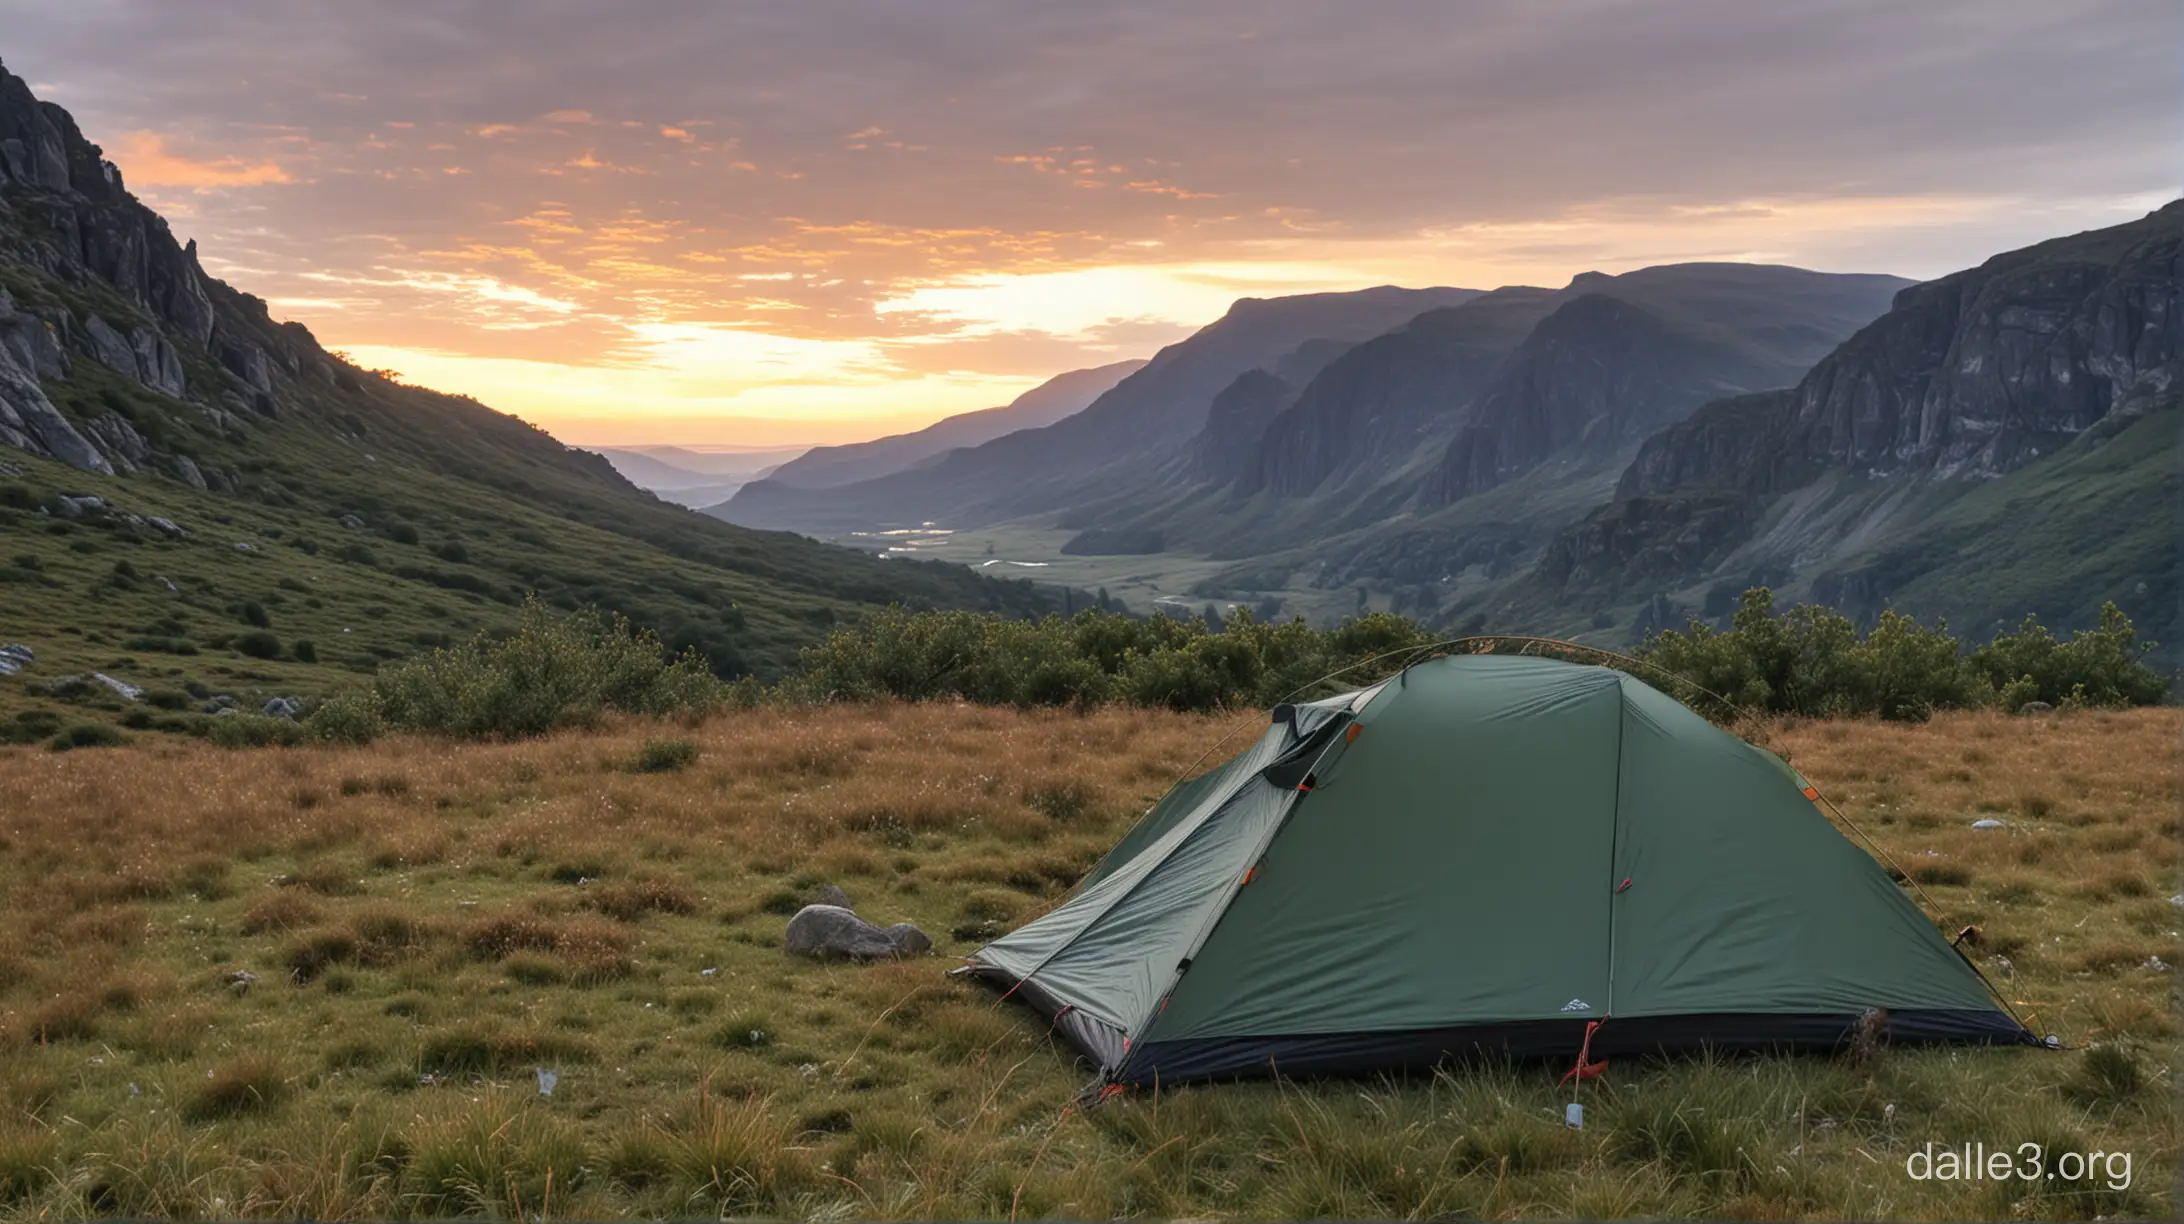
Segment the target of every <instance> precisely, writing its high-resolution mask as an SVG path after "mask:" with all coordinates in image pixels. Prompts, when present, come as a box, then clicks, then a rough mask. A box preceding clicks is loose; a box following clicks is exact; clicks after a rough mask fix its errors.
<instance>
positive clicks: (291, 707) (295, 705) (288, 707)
mask: <svg viewBox="0 0 2184 1224" xmlns="http://www.w3.org/2000/svg"><path fill="white" fill-rule="evenodd" d="M264 713H265V716H266V717H267V718H298V717H301V716H302V714H303V698H301V697H275V698H274V699H273V700H271V701H268V702H266V703H265V710H264Z"/></svg>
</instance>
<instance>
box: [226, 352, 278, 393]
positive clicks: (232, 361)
mask: <svg viewBox="0 0 2184 1224" xmlns="http://www.w3.org/2000/svg"><path fill="white" fill-rule="evenodd" d="M219 357H220V364H221V365H223V366H226V367H227V370H228V373H230V374H233V375H235V377H237V378H240V379H242V380H243V382H244V384H245V385H247V386H248V387H249V388H250V389H251V390H253V391H256V392H259V393H260V394H271V393H272V390H273V372H272V370H271V369H270V368H269V367H268V366H267V365H266V362H265V350H264V349H261V348H259V347H258V346H257V345H255V344H238V343H233V342H230V343H225V344H222V345H221V346H220V352H219Z"/></svg>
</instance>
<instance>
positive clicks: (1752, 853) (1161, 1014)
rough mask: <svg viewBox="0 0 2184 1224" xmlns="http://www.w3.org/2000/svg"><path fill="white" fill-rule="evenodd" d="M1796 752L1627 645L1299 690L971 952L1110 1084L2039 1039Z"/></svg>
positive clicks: (1459, 662)
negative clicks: (1845, 825) (1863, 1037)
mask: <svg viewBox="0 0 2184 1224" xmlns="http://www.w3.org/2000/svg"><path fill="white" fill-rule="evenodd" d="M1817 797H1818V792H1816V791H1814V790H1812V789H1811V788H1809V787H1808V786H1807V785H1806V784H1805V782H1804V780H1803V779H1802V778H1800V777H1799V776H1798V775H1797V774H1796V773H1794V772H1793V771H1791V769H1790V768H1789V767H1788V766H1787V765H1786V764H1784V763H1783V762H1782V761H1781V760H1780V759H1778V758H1777V757H1775V756H1774V755H1773V754H1771V753H1768V752H1766V751H1763V750H1761V749H1759V748H1756V747H1754V746H1752V745H1750V744H1748V743H1745V742H1744V741H1743V740H1741V739H1738V738H1737V737H1735V736H1733V735H1730V734H1728V733H1726V732H1723V731H1721V730H1720V729H1718V728H1716V727H1714V726H1712V725H1711V724H1709V723H1708V722H1706V720H1705V719H1703V718H1701V717H1699V716H1698V715H1697V714H1695V713H1693V712H1692V711H1691V710H1690V709H1688V708H1686V707H1685V706H1684V705H1683V704H1682V703H1680V702H1677V701H1675V700H1674V699H1672V698H1670V697H1668V696H1666V695H1664V694H1662V693H1661V692H1659V691H1658V690H1656V689H1653V688H1651V687H1649V686H1648V685H1646V684H1644V683H1642V682H1640V681H1638V680H1637V679H1634V678H1633V677H1631V676H1628V675H1625V674H1623V673H1621V672H1618V671H1614V670H1611V669H1608V668H1605V667H1595V666H1581V665H1577V664H1572V663H1565V662H1560V661H1557V660H1552V659H1541V658H1533V657H1525V656H1512V655H1457V656H1451V657H1444V658H1438V659H1434V660H1431V661H1428V662H1425V663H1421V664H1418V665H1416V666H1413V667H1410V668H1407V669H1405V670H1404V671H1403V672H1402V673H1401V674H1400V675H1398V676H1396V677H1394V678H1391V679H1389V680H1386V681H1384V682H1382V683H1380V684H1377V685H1374V686H1373V687H1371V688H1367V689H1363V690H1361V691H1359V692H1355V693H1351V694H1347V695H1345V696H1341V697H1336V698H1332V699H1329V700H1325V701H1315V702H1310V703H1298V704H1291V705H1283V706H1280V707H1278V708H1276V709H1275V711H1274V714H1273V722H1272V725H1271V726H1269V727H1268V728H1267V730H1266V733H1265V734H1264V735H1262V736H1260V738H1259V740H1258V742H1257V743H1255V744H1253V745H1251V747H1250V748H1248V749H1246V750H1245V751H1244V752H1242V753H1240V754H1239V755H1238V756H1237V757H1236V758H1235V759H1234V760H1231V761H1230V762H1229V763H1228V764H1226V765H1224V766H1222V767H1220V768H1218V769H1215V770H1212V771H1211V772H1208V773H1206V774H1203V775H1201V776H1199V777H1197V778H1193V779H1191V780H1189V781H1186V782H1184V783H1182V784H1180V785H1178V786H1177V787H1176V788H1175V789H1174V790H1172V791H1170V792H1169V793H1168V795H1167V796H1166V797H1165V798H1163V799H1162V800H1161V801H1160V802H1159V804H1158V805H1156V806H1155V807H1154V808H1153V809H1152V810H1151V811H1150V812H1149V813H1147V815H1146V816H1145V818H1144V819H1143V820H1141V821H1140V822H1139V823H1138V825H1137V826H1136V827H1135V828H1133V829H1132V830H1131V831H1130V833H1129V834H1128V835H1127V836H1126V837H1124V838H1123V839H1122V841H1121V842H1120V843H1119V844H1118V845H1116V847H1115V848H1114V850H1113V851H1112V852H1110V853H1109V855H1108V856H1107V858H1106V859H1104V860H1103V861H1102V862H1101V863H1100V864H1099V866H1097V867H1095V868H1094V869H1093V871H1092V872H1091V874H1090V875H1088V876H1087V877H1086V878H1085V879H1084V881H1083V882H1082V884H1080V885H1079V887H1078V889H1077V891H1076V892H1075V894H1074V895H1072V896H1071V897H1070V899H1069V900H1068V901H1067V902H1065V903H1064V904H1062V905H1061V906H1059V907H1058V908H1056V909H1054V910H1053V911H1051V912H1049V913H1048V914H1046V915H1045V916H1043V917H1041V918H1039V919H1037V920H1035V921H1033V922H1030V923H1028V924H1026V925H1025V926H1023V927H1021V928H1019V929H1017V930H1015V931H1013V932H1011V933H1009V934H1008V935H1005V936H1003V937H1001V938H1000V939H997V940H995V941H994V942H992V943H990V944H987V945H986V946H985V947H983V948H981V949H979V950H978V951H977V952H976V953H975V954H973V955H972V957H971V958H970V963H969V964H967V965H966V966H965V967H964V968H963V969H961V970H958V971H957V972H959V973H971V974H975V975H977V976H979V977H982V978H985V979H989V980H991V981H994V982H996V983H998V984H1001V985H1003V986H1005V987H1006V988H1007V989H1008V991H1009V992H1010V993H1011V994H1012V995H1014V996H1015V997H1016V998H1019V999H1022V1000H1024V1001H1025V1002H1027V1003H1029V1004H1030V1005H1032V1006H1033V1007H1036V1008H1038V1009H1039V1010H1040V1011H1042V1012H1044V1013H1045V1014H1046V1015H1047V1016H1048V1017H1050V1018H1051V1020H1052V1021H1053V1023H1054V1025H1055V1028H1056V1029H1057V1030H1058V1031H1059V1032H1060V1033H1061V1034H1063V1035H1064V1036H1065V1037H1066V1038H1067V1039H1068V1041H1069V1042H1070V1043H1071V1044H1072V1045H1073V1046H1075V1047H1076V1048H1077V1049H1078V1050H1079V1051H1080V1052H1081V1053H1083V1054H1084V1055H1085V1056H1086V1057H1088V1058H1089V1059H1091V1060H1092V1061H1094V1062H1096V1063H1097V1064H1099V1066H1100V1068H1101V1072H1102V1075H1103V1077H1104V1079H1105V1080H1106V1081H1107V1082H1109V1083H1114V1084H1151V1083H1155V1082H1159V1081H1165V1082H1169V1083H1176V1082H1181V1081H1189V1080H1200V1079H1210V1078H1228V1077H1237V1076H1249V1075H1263V1074H1267V1073H1269V1072H1272V1071H1279V1072H1280V1073H1282V1074H1312V1073H1348V1072H1374V1071H1384V1070H1395V1069H1400V1068H1406V1067H1411V1068H1422V1067H1430V1066H1432V1065H1434V1064H1436V1063H1438V1062H1440V1061H1441V1060H1442V1059H1444V1058H1446V1057H1449V1056H1452V1055H1456V1056H1461V1055H1464V1054H1469V1053H1478V1052H1486V1053H1496V1054H1501V1055H1505V1056H1508V1057H1516V1058H1527V1057H1548V1056H1552V1057H1558V1058H1559V1057H1568V1056H1572V1055H1577V1054H1578V1053H1579V1051H1580V1046H1581V1043H1582V1042H1583V1041H1585V1040H1586V1037H1587V1034H1588V1028H1587V1025H1588V1022H1594V1021H1597V1022H1599V1024H1598V1026H1597V1032H1594V1033H1593V1034H1592V1036H1591V1046H1590V1049H1591V1052H1592V1053H1593V1054H1594V1055H1603V1054H1612V1053H1640V1052H1648V1051H1678V1050H1693V1049H1698V1048H1701V1047H1713V1048H1717V1049H1752V1048H1776V1049H1799V1048H1803V1049H1812V1048H1831V1047H1834V1046H1836V1045H1839V1044H1840V1043H1842V1042H1843V1041H1845V1040H1846V1039H1847V1038H1848V1036H1849V1035H1850V1033H1851V1032H1852V1030H1853V1029H1854V1028H1855V1027H1857V1026H1858V1025H1859V1024H1860V1021H1861V1017H1864V1018H1865V1024H1866V1025H1867V1026H1871V1025H1872V1024H1873V1023H1874V1022H1875V1020H1876V1019H1878V1013H1876V1012H1875V1009H1880V1010H1881V1011H1882V1012H1885V1017H1886V1019H1885V1024H1886V1033H1887V1036H1888V1038H1889V1039H1890V1040H1892V1041H1895V1042H1898V1043H1931V1042H1965V1043H2036V1039H2035V1038H2034V1037H2033V1036H2032V1034H2030V1033H2029V1032H2027V1031H2026V1030H2025V1028H2024V1027H2023V1026H2022V1025H2020V1024H2019V1023H2018V1022H2017V1021H2016V1020H2015V1019H2013V1018H2012V1017H2010V1016H2009V1015H2007V1014H2006V1013H2005V1010H2004V1009H2003V1008H2001V1007H1999V1006H1998V1005H1997V1001H1996V1000H1995V998H1994V997H1993V995H1992V993H1991V992H1990V990H1989V989H1988V988H1987V985H1986V983H1985V981H1984V980H1983V979H1982V978H1981V977H1980V975H1979V973H1978V971H1977V970H1975V969H1974V968H1973V967H1972V965H1971V963H1970V962H1969V961H1968V960H1966V959H1965V958H1964V957H1963V956H1962V955H1961V954H1960V953H1959V952H1958V951H1957V950H1956V949H1955V948H1954V947H1952V946H1951V945H1950V943H1949V941H1948V940H1946V939H1944V938H1943V937H1942V935H1941V933H1940V931H1938V930H1937V929H1936V928H1935V926H1934V924H1933V923H1932V922H1930V921H1928V919H1927V918H1926V917H1925V916H1924V915H1923V914H1922V913H1921V912H1920V910H1919V908H1918V907H1917V906H1916V905H1914V904H1913V903H1912V902H1911V900H1910V899H1909V898H1907V897H1905V896H1904V894H1903V893H1902V891H1900V890H1899V888H1898V887H1897V885H1896V884H1895V883H1893V882H1892V881H1891V879H1890V877H1889V876H1888V874H1887V873H1886V872H1884V871H1883V870H1882V869H1881V867H1880V865H1879V864H1878V863H1876V862H1875V861H1874V860H1873V859H1872V858H1871V857H1870V856H1868V855H1867V854H1866V853H1865V852H1864V851H1862V850H1860V849H1859V848H1858V847H1856V846H1855V845H1852V844H1851V842H1850V841H1849V840H1848V839H1847V838H1845V837H1844V836H1843V835H1842V834H1841V833H1840V832H1838V831H1837V830H1836V828H1835V826H1834V825H1833V824H1831V823H1830V822H1829V821H1828V819H1827V818H1826V816H1825V815H1823V814H1822V813H1821V812H1820V811H1819V809H1818V808H1817V807H1816V806H1815V800H1816V799H1817Z"/></svg>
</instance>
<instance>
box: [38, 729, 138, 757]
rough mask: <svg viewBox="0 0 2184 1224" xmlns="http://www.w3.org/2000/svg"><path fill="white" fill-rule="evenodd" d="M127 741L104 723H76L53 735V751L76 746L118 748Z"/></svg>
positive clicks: (67, 749) (72, 749) (124, 736)
mask: <svg viewBox="0 0 2184 1224" xmlns="http://www.w3.org/2000/svg"><path fill="white" fill-rule="evenodd" d="M128 742H129V737H128V736H126V735H123V734H122V733H121V732H119V731H117V730H115V729H114V728H112V727H110V726H107V725H106V724H105V723H77V724H76V725H75V726H73V727H70V728H68V729H67V730H65V731H62V732H61V733H60V734H58V735H55V736H54V737H53V743H52V748H53V751H55V752H72V751H74V750H75V749H78V748H119V747H121V746H122V745H123V744H126V743H128Z"/></svg>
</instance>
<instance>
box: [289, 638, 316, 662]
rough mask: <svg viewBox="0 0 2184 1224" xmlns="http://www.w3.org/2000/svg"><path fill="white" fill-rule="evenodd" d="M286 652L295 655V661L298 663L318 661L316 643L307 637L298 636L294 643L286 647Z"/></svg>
mask: <svg viewBox="0 0 2184 1224" xmlns="http://www.w3.org/2000/svg"><path fill="white" fill-rule="evenodd" d="M288 653H290V654H292V655H294V656H296V662H298V663H316V662H318V643H317V642H314V641H312V640H311V639H309V638H298V639H296V643H295V645H293V646H290V647H289V648H288Z"/></svg>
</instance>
